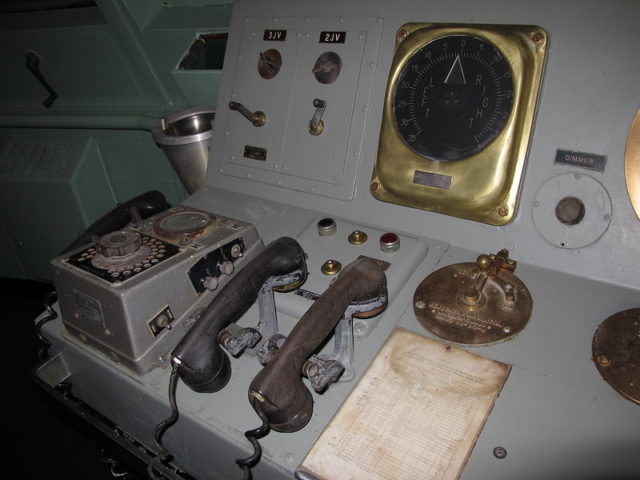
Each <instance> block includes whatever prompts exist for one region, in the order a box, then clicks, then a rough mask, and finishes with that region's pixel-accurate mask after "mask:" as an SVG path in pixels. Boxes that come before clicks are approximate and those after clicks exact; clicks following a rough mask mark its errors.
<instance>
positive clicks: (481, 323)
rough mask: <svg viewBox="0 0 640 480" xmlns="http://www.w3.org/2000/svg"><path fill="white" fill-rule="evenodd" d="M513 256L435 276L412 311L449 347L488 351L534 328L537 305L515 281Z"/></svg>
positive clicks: (425, 283) (418, 294)
mask: <svg viewBox="0 0 640 480" xmlns="http://www.w3.org/2000/svg"><path fill="white" fill-rule="evenodd" d="M507 254H508V252H506V251H505V250H502V251H501V252H499V253H498V255H491V256H489V255H481V256H480V257H478V260H477V261H476V262H475V263H474V262H465V263H457V264H454V265H449V266H447V267H443V268H441V269H439V270H436V271H435V272H433V273H432V274H431V275H429V276H428V277H427V278H425V279H424V280H423V281H422V283H421V284H420V285H419V286H418V288H417V289H416V292H415V294H414V297H413V310H414V313H415V314H416V317H417V319H418V321H419V322H420V323H421V324H422V326H423V327H425V328H426V329H427V330H429V331H430V332H431V333H433V334H435V335H437V336H438V337H440V338H442V339H444V340H447V341H449V342H455V343H460V344H465V345H486V344H490V343H495V342H498V341H501V340H506V339H508V338H510V337H513V336H514V335H516V334H517V333H518V332H520V331H522V329H523V328H524V327H525V326H526V325H527V323H528V322H529V318H530V317H531V311H532V309H533V300H532V299H531V294H530V293H529V290H528V289H527V287H526V286H525V285H524V283H522V281H521V280H520V279H519V278H518V277H517V276H516V275H514V273H513V271H514V270H515V265H516V264H515V262H514V261H512V260H510V259H508V257H507Z"/></svg>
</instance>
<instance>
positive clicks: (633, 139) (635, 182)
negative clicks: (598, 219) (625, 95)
mask: <svg viewBox="0 0 640 480" xmlns="http://www.w3.org/2000/svg"><path fill="white" fill-rule="evenodd" d="M624 177H625V180H626V182H627V192H628V193H629V198H630V199H631V204H632V205H633V209H634V210H635V212H636V216H637V217H638V218H640V108H639V109H638V111H637V112H636V115H635V117H634V118H633V121H632V122H631V127H630V128H629V136H628V137H627V145H626V148H625V151H624Z"/></svg>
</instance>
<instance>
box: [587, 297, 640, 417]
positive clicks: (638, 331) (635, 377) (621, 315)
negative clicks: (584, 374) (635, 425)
mask: <svg viewBox="0 0 640 480" xmlns="http://www.w3.org/2000/svg"><path fill="white" fill-rule="evenodd" d="M592 352H593V362H594V363H595V364H596V368H597V369H598V371H599V372H600V375H602V378H604V380H605V381H606V382H607V383H608V384H609V385H611V386H612V387H613V388H614V389H615V390H616V391H617V392H618V393H620V394H621V395H622V396H623V397H625V398H627V399H629V400H631V401H632V402H634V403H637V404H640V308H632V309H630V310H624V311H622V312H618V313H616V314H614V315H612V316H610V317H609V318H607V319H606V320H605V321H604V322H602V323H601V324H600V326H599V327H598V329H597V330H596V333H595V334H594V336H593V345H592Z"/></svg>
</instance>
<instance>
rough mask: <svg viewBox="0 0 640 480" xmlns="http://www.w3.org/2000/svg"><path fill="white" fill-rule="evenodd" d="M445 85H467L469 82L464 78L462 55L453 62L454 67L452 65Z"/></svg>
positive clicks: (457, 56)
mask: <svg viewBox="0 0 640 480" xmlns="http://www.w3.org/2000/svg"><path fill="white" fill-rule="evenodd" d="M444 83H445V84H453V85H466V84H467V80H466V79H465V78H464V70H462V62H461V61H460V55H456V59H455V60H454V61H453V65H451V68H450V69H449V73H447V78H445V79H444Z"/></svg>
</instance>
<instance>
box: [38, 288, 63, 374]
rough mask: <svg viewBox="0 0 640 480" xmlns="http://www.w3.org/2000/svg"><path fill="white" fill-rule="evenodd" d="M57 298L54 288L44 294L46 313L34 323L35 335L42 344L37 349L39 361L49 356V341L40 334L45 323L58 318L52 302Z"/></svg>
mask: <svg viewBox="0 0 640 480" xmlns="http://www.w3.org/2000/svg"><path fill="white" fill-rule="evenodd" d="M56 300H57V294H56V291H55V290H51V291H50V292H49V293H47V294H46V295H45V296H44V308H45V310H46V311H47V315H46V316H44V317H42V318H41V319H40V320H39V321H38V323H36V335H37V336H38V340H40V341H41V342H42V343H43V344H44V346H43V347H42V348H40V350H38V360H40V361H41V362H42V361H44V360H46V358H47V357H48V356H49V347H50V346H51V342H50V341H49V340H47V339H46V338H45V336H44V335H42V327H43V326H44V324H45V323H48V322H50V321H51V320H55V319H56V318H58V313H57V312H56V311H55V310H54V308H53V304H54V303H55V302H56Z"/></svg>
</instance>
